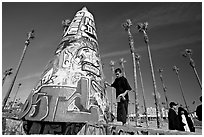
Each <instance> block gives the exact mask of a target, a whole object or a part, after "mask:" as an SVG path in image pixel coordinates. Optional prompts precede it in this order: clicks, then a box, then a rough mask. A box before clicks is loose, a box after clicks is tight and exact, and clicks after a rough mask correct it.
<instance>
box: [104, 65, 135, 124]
mask: <svg viewBox="0 0 204 137" xmlns="http://www.w3.org/2000/svg"><path fill="white" fill-rule="evenodd" d="M115 75H116V79H115V81H114V82H113V83H112V84H109V83H107V82H106V85H108V86H110V87H114V88H115V89H116V100H117V104H118V107H117V121H121V122H122V123H123V125H124V124H125V123H126V120H127V114H128V102H129V97H128V92H129V91H131V90H132V88H131V87H130V85H129V83H128V81H127V79H126V78H125V77H124V76H122V71H121V69H120V68H117V69H115Z"/></svg>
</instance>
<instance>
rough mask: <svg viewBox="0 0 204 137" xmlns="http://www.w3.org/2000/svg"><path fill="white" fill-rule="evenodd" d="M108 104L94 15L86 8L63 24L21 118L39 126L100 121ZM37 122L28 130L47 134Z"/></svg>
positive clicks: (30, 125) (28, 127)
mask: <svg viewBox="0 0 204 137" xmlns="http://www.w3.org/2000/svg"><path fill="white" fill-rule="evenodd" d="M106 104H107V98H106V95H105V89H104V82H103V71H102V64H101V59H100V55H99V51H98V40H97V34H96V26H95V22H94V17H93V15H92V14H91V13H90V12H89V11H88V10H87V8H86V7H84V8H82V10H80V11H78V12H77V13H76V15H75V16H74V18H73V20H72V21H70V22H68V23H67V24H66V25H64V30H63V36H62V40H61V41H60V43H59V45H58V47H57V49H56V51H55V54H54V57H53V59H52V60H51V61H50V62H49V63H48V65H47V66H46V68H45V70H44V72H43V73H42V75H41V78H40V80H39V82H38V83H37V85H36V86H35V87H34V89H33V90H32V91H31V93H30V95H29V97H28V98H27V100H26V102H25V104H24V107H23V109H22V111H21V113H20V118H21V119H23V120H24V121H25V122H27V123H28V122H31V123H32V122H33V123H35V124H36V122H37V125H40V123H43V122H45V123H46V122H48V123H49V124H50V123H52V124H54V123H58V124H59V123H60V124H62V123H64V124H65V123H69V124H70V123H72V122H74V123H84V122H99V121H103V120H104V119H103V115H104V110H105V107H106ZM37 125H35V126H34V124H29V126H28V124H27V129H26V130H27V132H29V133H38V132H43V133H46V132H45V131H42V127H41V129H38V131H36V130H37V129H36V127H37V128H39V126H37ZM65 125H66V124H65ZM45 127H46V126H44V128H45ZM49 128H50V127H49ZM61 128H62V129H63V126H62V127H61ZM32 129H33V130H35V131H36V132H34V131H32ZM62 131H63V130H62Z"/></svg>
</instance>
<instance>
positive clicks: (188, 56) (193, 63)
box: [183, 49, 202, 90]
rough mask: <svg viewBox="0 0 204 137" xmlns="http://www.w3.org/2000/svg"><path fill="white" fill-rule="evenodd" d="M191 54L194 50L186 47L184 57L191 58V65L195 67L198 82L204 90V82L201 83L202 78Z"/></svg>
mask: <svg viewBox="0 0 204 137" xmlns="http://www.w3.org/2000/svg"><path fill="white" fill-rule="evenodd" d="M191 55H192V50H191V49H186V50H185V51H184V53H183V56H184V57H187V58H189V60H190V66H191V67H192V68H193V70H194V73H195V75H196V78H197V81H198V84H199V85H200V88H201V90H202V84H201V81H200V78H199V76H198V73H197V71H196V68H195V62H194V60H193V59H192V57H191Z"/></svg>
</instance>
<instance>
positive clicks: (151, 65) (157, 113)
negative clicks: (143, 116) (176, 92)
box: [137, 22, 160, 128]
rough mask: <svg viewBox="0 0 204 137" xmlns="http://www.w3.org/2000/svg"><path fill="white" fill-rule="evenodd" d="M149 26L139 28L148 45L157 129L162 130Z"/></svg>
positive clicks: (139, 26) (140, 24) (144, 24)
mask: <svg viewBox="0 0 204 137" xmlns="http://www.w3.org/2000/svg"><path fill="white" fill-rule="evenodd" d="M147 25H148V23H147V22H145V23H139V24H138V26H137V28H138V31H139V32H142V33H143V34H144V41H145V43H146V45H147V51H148V56H149V62H150V68H151V74H152V81H153V87H154V99H155V106H156V115H157V128H160V120H159V108H158V99H157V92H158V91H157V87H156V80H155V76H154V68H153V63H152V56H151V52H150V46H149V38H148V36H147V33H146V31H147Z"/></svg>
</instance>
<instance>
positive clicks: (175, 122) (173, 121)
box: [168, 108, 181, 130]
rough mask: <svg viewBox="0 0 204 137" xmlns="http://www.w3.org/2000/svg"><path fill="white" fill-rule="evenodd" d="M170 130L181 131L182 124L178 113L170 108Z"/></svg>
mask: <svg viewBox="0 0 204 137" xmlns="http://www.w3.org/2000/svg"><path fill="white" fill-rule="evenodd" d="M168 121H169V130H180V129H181V123H180V121H179V118H178V115H177V114H176V112H175V111H174V110H173V109H172V108H170V109H169V112H168Z"/></svg>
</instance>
